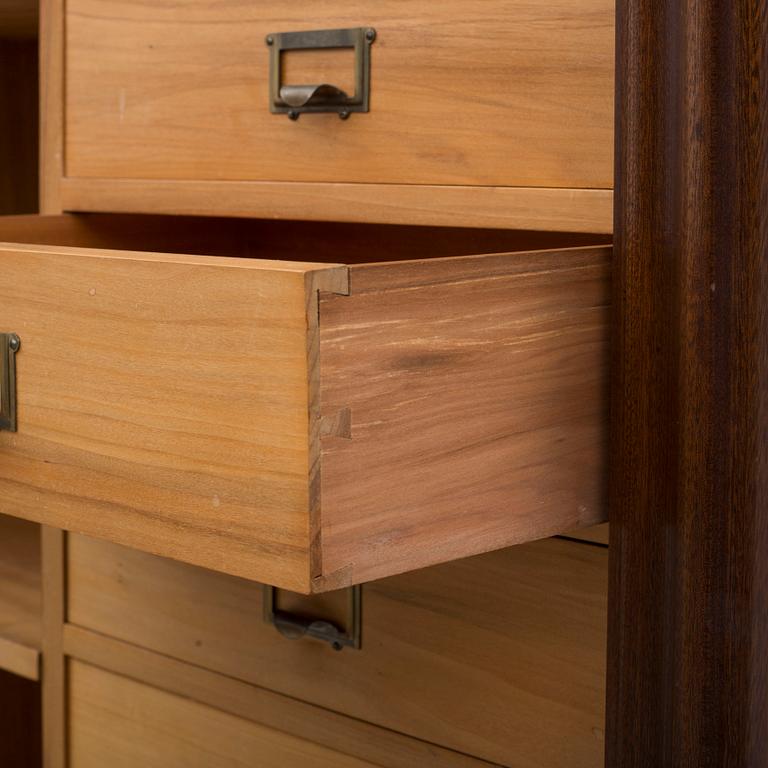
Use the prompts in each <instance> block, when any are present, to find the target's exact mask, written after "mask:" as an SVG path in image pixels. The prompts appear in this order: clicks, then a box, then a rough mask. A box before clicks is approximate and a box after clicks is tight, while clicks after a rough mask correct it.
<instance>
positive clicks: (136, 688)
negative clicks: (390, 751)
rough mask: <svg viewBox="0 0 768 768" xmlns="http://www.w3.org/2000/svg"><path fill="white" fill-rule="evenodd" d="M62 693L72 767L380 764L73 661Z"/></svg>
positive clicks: (354, 767) (355, 767)
mask: <svg viewBox="0 0 768 768" xmlns="http://www.w3.org/2000/svg"><path fill="white" fill-rule="evenodd" d="M68 697H69V705H68V710H67V721H68V738H69V760H68V765H69V766H71V768H102V766H104V765H111V766H114V768H138V766H141V767H142V768H189V766H201V767H202V766H205V768H251V766H255V765H258V766H259V768H328V766H338V768H375V765H379V766H380V765H381V764H380V763H377V764H374V763H371V762H368V761H367V760H362V759H359V758H356V757H352V756H350V755H346V754H344V753H342V752H337V751H335V750H332V749H328V748H327V747H324V746H322V745H319V744H316V743H313V742H311V741H307V740H306V739H302V738H299V737H296V736H294V735H292V734H290V733H286V732H284V731H280V730H275V729H273V728H269V727H266V726H264V725H261V724H259V723H254V722H249V721H248V720H246V719H244V718H242V717H237V716H235V715H232V714H229V713H228V712H222V711H220V710H217V709H214V708H213V707H209V706H206V705H205V704H202V703H199V702H196V701H191V700H189V699H186V698H182V697H180V696H177V695H174V694H172V693H167V692H165V691H162V690H158V689H156V688H152V687H150V686H148V685H145V684H143V683H140V682H136V681H134V680H129V679H128V678H125V677H121V676H120V675H115V674H111V673H109V672H106V671H104V670H101V669H97V668H95V667H91V666H89V665H87V664H83V663H80V662H77V661H73V662H71V663H70V665H69V688H68Z"/></svg>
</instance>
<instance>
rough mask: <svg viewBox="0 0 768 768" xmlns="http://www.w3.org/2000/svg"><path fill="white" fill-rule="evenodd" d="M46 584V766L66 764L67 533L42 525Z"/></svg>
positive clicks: (43, 565) (44, 698) (43, 686)
mask: <svg viewBox="0 0 768 768" xmlns="http://www.w3.org/2000/svg"><path fill="white" fill-rule="evenodd" d="M41 540H42V576H43V579H42V587H43V672H44V674H43V676H42V678H43V679H42V697H41V699H42V717H43V723H42V738H43V768H68V766H67V733H66V731H67V726H66V722H67V710H66V707H67V702H66V685H67V684H66V669H65V659H64V622H65V621H66V616H67V605H66V602H67V595H66V545H67V536H66V534H65V533H64V531H61V530H59V529H58V528H51V527H49V526H47V525H44V526H42V527H41Z"/></svg>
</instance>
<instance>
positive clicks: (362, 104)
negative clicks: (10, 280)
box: [267, 27, 376, 120]
mask: <svg viewBox="0 0 768 768" xmlns="http://www.w3.org/2000/svg"><path fill="white" fill-rule="evenodd" d="M375 39H376V30H375V29H373V28H371V27H355V28H353V29H318V30H313V31H309V32H277V33H275V34H272V35H267V45H268V46H269V48H270V55H269V100H270V111H271V112H273V113H274V114H282V115H288V117H290V118H291V120H298V119H299V116H300V115H301V114H303V113H304V112H336V113H337V114H338V115H339V117H340V118H341V119H342V120H346V119H347V118H348V117H349V116H350V115H351V114H352V113H353V112H367V111H368V108H369V103H370V83H371V44H372V43H373V41H374V40H375ZM323 48H353V49H354V51H355V93H354V95H352V96H350V95H348V94H347V93H345V92H344V91H343V90H342V89H341V88H338V87H336V86H335V85H331V84H330V83H317V84H313V85H288V84H283V56H282V54H283V52H284V51H306V50H312V49H323Z"/></svg>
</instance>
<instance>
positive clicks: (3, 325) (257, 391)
mask: <svg viewBox="0 0 768 768" xmlns="http://www.w3.org/2000/svg"><path fill="white" fill-rule="evenodd" d="M0 242H1V243H3V244H2V245H0V264H2V274H3V281H2V285H0V333H3V334H16V335H17V336H18V338H19V339H20V347H19V349H18V351H16V352H15V354H14V353H12V352H8V353H7V354H6V355H5V356H4V358H3V359H4V367H5V369H6V372H8V371H9V370H10V368H11V367H15V377H13V378H14V382H13V383H15V399H16V431H8V430H5V431H0V513H2V514H9V515H16V516H19V517H23V518H27V519H30V520H34V521H38V522H41V523H45V524H48V525H53V526H57V527H61V528H65V529H68V530H73V531H76V532H79V533H84V534H88V535H91V536H95V537H99V538H104V539H108V540H111V541H114V542H117V543H120V544H124V545H127V546H131V547H135V548H137V549H141V550H146V551H148V552H152V553H155V554H159V555H163V556H167V557H171V558H176V559H178V560H183V561H187V562H189V563H193V564H196V565H201V566H205V567H208V568H212V569H215V570H219V571H223V572H226V573H230V574H234V575H238V576H243V577H246V578H249V579H253V580H257V581H263V582H267V583H271V584H275V585H277V586H280V587H283V588H286V589H290V590H294V591H297V592H313V591H315V592H317V591H324V590H327V589H332V588H338V587H342V586H346V585H349V584H353V583H359V582H363V581H368V580H371V579H374V578H380V577H383V576H388V575H392V574H396V573H400V572H403V571H407V570H411V569H415V568H419V567H422V566H426V565H431V564H434V563H438V562H442V561H447V560H452V559H456V558H460V557H464V556H467V555H472V554H477V553H480V552H484V551H489V550H493V549H498V548H501V547H505V546H508V545H511V544H515V543H518V542H523V541H528V540H531V539H537V538H541V537H544V536H549V535H552V534H556V533H560V532H564V531H569V530H572V529H574V528H577V527H579V526H586V525H593V524H595V523H598V522H601V521H603V520H604V519H605V504H604V498H603V485H604V462H603V459H604V444H605V440H604V438H605V433H604V431H605V422H606V402H605V397H604V383H605V378H606V368H607V365H606V348H607V344H606V336H607V333H606V329H607V304H608V285H609V256H610V248H609V247H608V246H607V245H606V244H605V238H602V240H601V238H599V237H591V236H587V235H567V234H545V233H530V232H528V233H522V232H513V231H493V230H469V229H437V228H419V227H387V226H374V225H333V224H317V223H313V224H307V223H297V222H279V223H278V222H265V221H252V220H251V221H249V220H221V219H219V220H216V219H190V218H186V219H185V218H170V217H168V218H166V217H146V216H144V217H142V216H98V215H82V216H57V217H22V218H11V219H7V220H5V221H0ZM182 254H184V255H182ZM195 254H207V255H195ZM468 254H473V255H468ZM5 338H8V337H5ZM10 361H13V364H14V365H13V366H11V365H10ZM8 383H9V382H8V381H6V382H5V386H6V387H7V386H8Z"/></svg>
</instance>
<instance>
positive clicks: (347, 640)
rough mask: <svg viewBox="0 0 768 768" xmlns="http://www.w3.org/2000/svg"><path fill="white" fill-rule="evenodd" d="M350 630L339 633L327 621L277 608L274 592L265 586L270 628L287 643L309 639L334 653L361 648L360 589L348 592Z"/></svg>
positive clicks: (265, 619)
mask: <svg viewBox="0 0 768 768" xmlns="http://www.w3.org/2000/svg"><path fill="white" fill-rule="evenodd" d="M348 592H349V603H348V615H349V628H348V629H347V630H346V631H345V630H343V629H339V628H338V627H337V626H336V625H335V624H333V623H331V622H330V621H323V620H318V619H310V618H307V617H305V616H299V615H297V614H295V613H290V612H289V611H282V610H280V609H279V608H278V607H277V589H276V588H275V587H271V586H269V585H268V584H265V585H264V595H263V601H264V621H266V622H267V623H268V624H272V625H273V626H274V627H275V629H277V631H278V632H279V633H280V634H281V635H282V636H283V637H285V638H287V639H289V640H299V639H301V638H302V637H311V638H313V639H315V640H322V641H324V642H326V643H328V644H329V645H330V646H331V647H332V648H333V649H334V650H335V651H341V650H343V649H344V648H355V649H357V650H360V648H361V647H362V629H363V588H362V587H361V586H355V587H350V588H349V590H348Z"/></svg>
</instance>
